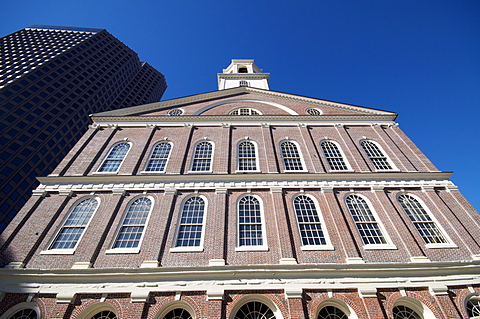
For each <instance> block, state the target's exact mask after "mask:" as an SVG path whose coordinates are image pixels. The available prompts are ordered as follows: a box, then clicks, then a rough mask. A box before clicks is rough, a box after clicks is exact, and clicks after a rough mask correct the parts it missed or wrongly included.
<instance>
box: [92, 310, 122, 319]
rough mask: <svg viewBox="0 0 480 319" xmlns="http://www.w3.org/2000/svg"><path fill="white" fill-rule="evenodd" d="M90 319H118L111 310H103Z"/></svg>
mask: <svg viewBox="0 0 480 319" xmlns="http://www.w3.org/2000/svg"><path fill="white" fill-rule="evenodd" d="M90 319H117V315H116V314H115V313H114V312H113V311H110V310H103V311H100V312H98V313H96V314H94V315H93V316H92V317H91V318H90Z"/></svg>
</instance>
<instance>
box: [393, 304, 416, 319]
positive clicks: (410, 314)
mask: <svg viewBox="0 0 480 319" xmlns="http://www.w3.org/2000/svg"><path fill="white" fill-rule="evenodd" d="M393 319H422V317H420V315H419V314H418V313H416V312H415V310H413V309H412V308H409V307H407V306H396V307H394V308H393Z"/></svg>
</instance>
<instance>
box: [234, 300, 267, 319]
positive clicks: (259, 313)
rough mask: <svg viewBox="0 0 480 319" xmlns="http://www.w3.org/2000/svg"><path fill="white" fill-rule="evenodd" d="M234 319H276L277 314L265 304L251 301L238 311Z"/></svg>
mask: <svg viewBox="0 0 480 319" xmlns="http://www.w3.org/2000/svg"><path fill="white" fill-rule="evenodd" d="M234 319H275V314H274V313H273V311H272V309H270V308H269V307H268V306H267V305H265V304H264V303H262V302H258V301H251V302H248V303H246V304H244V305H243V306H242V307H240V309H238V311H237V313H236V314H235V317H234Z"/></svg>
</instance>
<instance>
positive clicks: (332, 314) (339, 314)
mask: <svg viewBox="0 0 480 319" xmlns="http://www.w3.org/2000/svg"><path fill="white" fill-rule="evenodd" d="M317 319H348V316H347V315H346V314H345V312H343V311H342V310H340V309H338V308H337V307H334V306H326V307H323V308H322V309H321V310H320V312H319V313H318V317H317Z"/></svg>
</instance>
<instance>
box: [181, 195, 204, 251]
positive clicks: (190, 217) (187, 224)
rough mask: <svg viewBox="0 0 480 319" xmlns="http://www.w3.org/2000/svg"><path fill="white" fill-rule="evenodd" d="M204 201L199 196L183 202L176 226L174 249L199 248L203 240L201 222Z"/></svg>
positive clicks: (202, 219)
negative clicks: (176, 233)
mask: <svg viewBox="0 0 480 319" xmlns="http://www.w3.org/2000/svg"><path fill="white" fill-rule="evenodd" d="M204 215H205V200H204V199H203V198H202V197H200V196H194V197H190V198H189V199H187V200H186V201H185V203H184V204H183V208H182V215H181V218H180V223H179V226H178V235H177V244H176V247H201V245H202V240H203V222H204Z"/></svg>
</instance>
